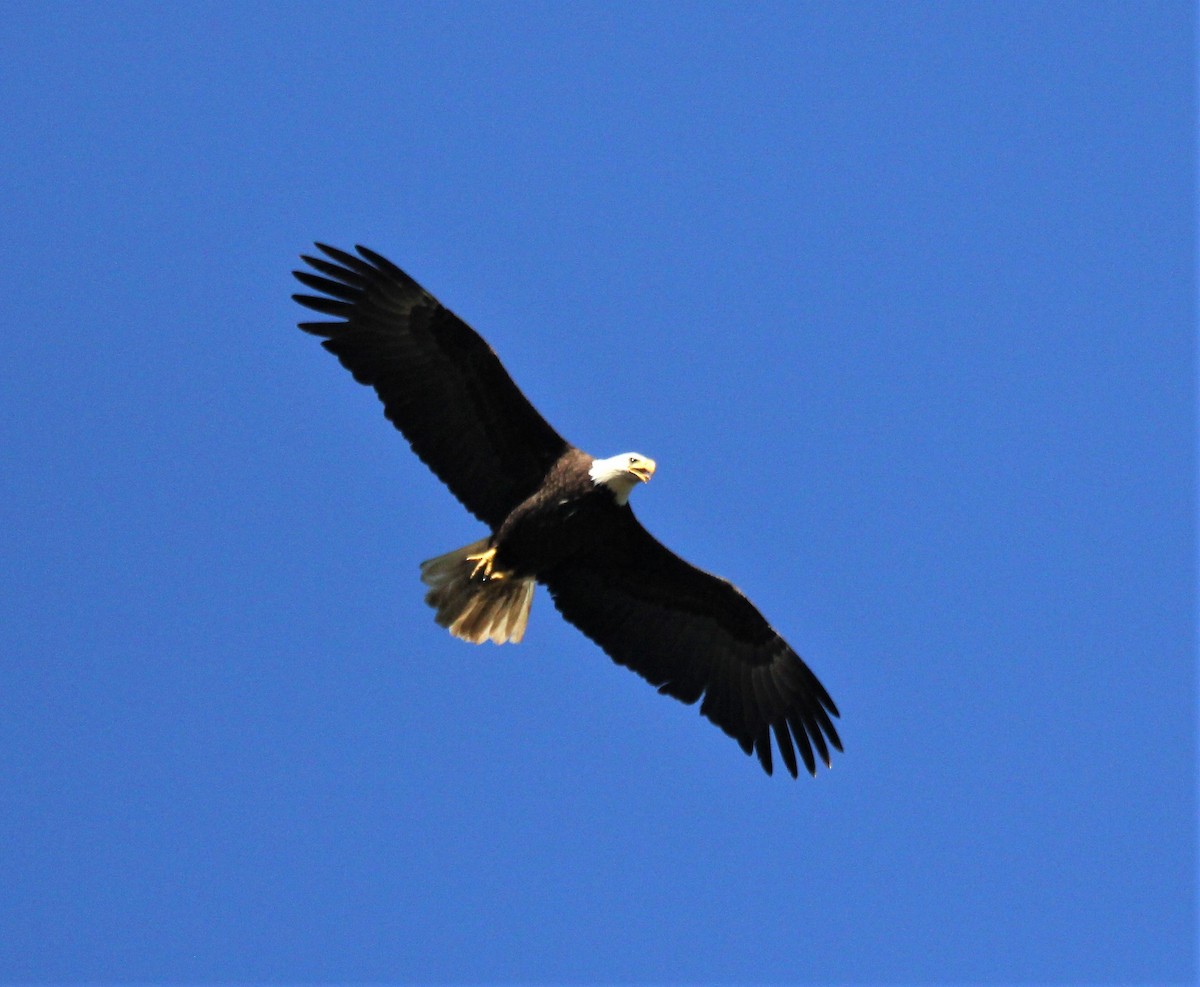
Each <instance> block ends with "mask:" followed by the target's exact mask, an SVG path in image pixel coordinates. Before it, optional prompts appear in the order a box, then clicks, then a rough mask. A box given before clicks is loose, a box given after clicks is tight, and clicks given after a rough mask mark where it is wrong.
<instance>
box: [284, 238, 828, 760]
mask: <svg viewBox="0 0 1200 987" xmlns="http://www.w3.org/2000/svg"><path fill="white" fill-rule="evenodd" d="M317 247H318V249H319V250H320V251H321V253H323V254H324V255H325V257H315V256H313V257H310V256H304V257H303V260H304V261H305V262H306V263H307V264H308V265H309V266H310V267H311V268H312V271H296V272H294V273H295V276H296V278H297V279H298V280H299V281H300V282H301V283H302V284H304V285H305V286H306V287H308V288H309V289H311V290H313V291H315V292H319V294H315V295H308V294H303V295H295V296H293V297H294V298H295V299H296V301H298V302H299V303H300V304H301V305H304V306H306V307H307V308H310V309H313V310H314V311H317V312H320V313H322V314H324V315H328V316H332V317H333V318H334V319H335V320H336V321H333V322H301V323H300V328H301V329H303V330H304V331H305V332H309V333H312V334H313V335H316V336H320V337H322V338H323V339H324V342H323V343H322V345H323V346H324V347H325V348H326V349H327V350H329V351H330V352H331V353H333V354H334V355H335V356H336V357H337V358H338V360H340V361H341V363H342V365H343V366H344V367H345V368H346V369H347V370H349V371H350V373H352V374H353V375H354V379H355V380H357V381H358V382H359V383H361V384H367V385H370V386H371V387H373V388H374V389H375V392H376V394H378V395H379V399H380V400H381V401H382V402H383V407H384V414H385V415H386V416H387V418H388V419H389V420H390V421H391V422H392V424H394V425H395V426H396V428H398V429H399V430H400V431H401V432H402V433H403V434H404V437H405V438H406V439H408V441H409V443H410V444H411V445H412V448H413V451H415V452H416V454H417V455H418V456H419V457H420V458H421V459H422V460H423V461H424V462H425V464H426V465H427V466H428V467H429V468H430V469H431V470H433V472H434V473H435V474H437V476H438V477H439V478H440V479H441V480H442V482H444V483H445V484H446V486H448V487H449V488H450V491H451V492H452V493H453V494H454V496H455V497H457V498H458V499H459V500H460V501H461V502H462V504H463V505H464V506H465V507H466V508H467V510H469V511H470V512H471V513H472V514H474V515H475V516H476V517H477V518H479V520H481V521H482V522H483V523H484V524H486V525H487V526H488V528H489V529H490V530H491V534H490V535H489V536H488V537H487V538H483V539H481V540H479V541H477V542H474V543H472V544H470V545H466V546H464V547H463V548H460V549H456V550H455V551H453V552H448V553H447V554H445V555H441V556H438V557H437V558H434V559H430V560H429V561H427V562H424V563H422V565H421V578H422V580H423V581H424V582H425V583H426V585H427V586H428V587H429V590H428V592H427V593H426V596H425V599H426V601H427V602H428V603H429V604H430V606H432V607H433V608H434V609H435V610H436V612H437V616H436V619H437V622H438V623H439V624H441V625H442V626H443V627H447V628H449V630H450V633H451V634H453V635H454V636H455V637H458V638H462V639H463V640H466V641H470V642H472V643H475V644H480V643H483V642H484V641H493V642H495V643H497V644H501V643H504V642H514V643H515V642H517V641H520V640H521V637H522V636H523V634H524V632H525V627H526V624H527V622H528V619H529V608H530V605H531V603H532V600H533V590H534V586H535V585H536V583H542V584H543V585H544V586H546V588H547V589H548V590H549V591H550V596H551V599H553V601H554V605H555V606H556V607H557V608H558V610H559V611H560V612H561V613H562V615H563V616H564V617H565V618H566V619H567V620H568V621H570V622H571V623H572V624H574V625H575V626H576V627H578V628H579V629H580V630H581V631H583V633H584V634H586V635H587V636H588V637H590V638H591V639H592V640H593V641H595V642H596V643H597V644H598V645H600V647H601V648H603V649H604V650H605V652H607V653H608V655H609V656H610V657H611V658H612V659H613V660H614V661H616V662H617V663H619V664H621V665H624V666H626V667H627V668H631V669H633V671H635V672H637V673H638V674H639V675H640V676H642V678H644V679H646V680H647V681H648V682H650V683H651V684H652V685H655V686H657V687H658V691H659V692H662V693H666V694H667V695H671V696H674V697H675V698H676V699H680V700H682V701H683V702H685V703H695V702H697V701H698V700H702V702H701V704H700V712H701V713H702V714H704V716H706V717H708V719H710V720H711V721H712V722H713V723H715V724H716V725H717V726H719V727H720V728H721V729H722V730H724V731H725V732H726V733H727V734H729V735H730V736H731V737H733V738H734V739H735V740H736V741H737V742H738V744H739V745H740V746H741V748H742V750H743V751H745V752H746V753H747V754H749V753H751V752H752V751H753V752H755V753H757V755H758V759H759V761H760V762H761V763H762V766H763V768H764V769H765V770H766V772H767V774H771V772H772V770H773V758H772V736H773V737H774V742H775V744H776V745H777V746H778V749H779V753H780V756H781V757H782V758H783V761H784V764H785V765H786V766H787V769H788V771H789V772H790V773H791V775H792V777H796V775H797V773H798V763H797V760H796V753H797V751H798V752H799V755H800V759H801V760H802V761H803V762H804V766H805V767H806V768H807V769H808V771H809V773H810V774H816V762H817V758H820V759H821V760H822V761H823V762H824V763H825V764H826V765H827V766H828V765H829V763H830V757H829V751H830V748H831V747H833V748H836V749H837V750H839V751H840V750H841V749H842V744H841V741H840V739H839V738H838V734H837V730H836V729H835V728H834V725H833V722H832V719H831V717H836V716H837V715H838V711H837V707H836V706H835V705H834V703H833V700H832V699H830V698H829V694H828V693H827V692H826V691H825V688H824V687H823V686H822V685H821V683H820V682H819V681H817V677H816V676H815V675H813V673H812V672H811V671H810V670H809V668H808V666H807V665H805V664H804V662H803V661H801V660H800V658H799V656H797V654H796V653H795V652H794V651H793V650H792V649H791V647H789V646H788V644H787V642H786V641H784V640H783V638H781V637H780V636H779V634H778V633H776V631H775V630H774V629H773V628H772V627H771V625H770V624H768V623H767V621H766V620H765V619H764V618H763V616H762V614H760V613H759V612H758V610H757V609H756V608H755V607H754V605H753V604H752V603H751V602H750V601H749V600H748V599H746V597H745V596H744V595H743V594H742V592H741V591H740V590H739V589H738V588H737V587H736V586H734V585H733V584H732V583H729V582H728V581H726V580H724V579H721V578H719V577H717V576H714V575H711V574H710V573H707V572H704V571H703V570H701V569H697V568H696V567H695V566H692V565H690V564H688V563H687V562H685V561H683V559H681V558H679V556H677V555H675V554H674V553H673V552H671V551H670V550H669V549H667V548H666V547H664V546H663V545H662V544H661V543H660V542H659V541H658V540H657V539H655V538H654V536H653V535H651V534H650V533H649V532H648V531H646V529H645V528H643V527H642V525H641V523H640V522H639V521H638V520H637V518H636V517H634V514H633V511H632V509H631V508H630V507H629V495H630V493H631V492H632V491H633V489H634V488H635V487H637V486H639V485H640V484H642V483H645V482H647V481H649V479H650V477H651V476H653V474H654V470H655V463H654V461H653V460H652V459H649V458H648V457H646V456H643V455H641V454H640V453H622V454H620V455H617V456H611V457H609V458H607V459H596V458H594V457H592V456H589V455H588V454H587V453H585V452H582V451H581V450H579V449H577V448H575V447H574V446H573V445H571V444H570V443H569V442H567V441H566V440H565V439H563V437H562V436H560V435H559V434H558V432H556V431H555V430H554V429H553V428H552V427H551V426H550V425H549V424H548V423H547V422H546V420H545V419H544V418H543V417H542V416H541V415H540V414H539V413H538V411H537V409H536V408H534V407H533V405H532V404H530V403H529V401H528V399H527V398H526V397H525V395H524V394H522V393H521V391H520V389H519V388H518V387H517V385H516V384H514V383H513V380H512V378H511V377H509V375H508V373H507V371H506V370H505V369H504V367H503V365H502V364H501V363H500V360H499V359H498V358H497V357H496V354H495V353H494V352H493V351H492V349H491V347H490V346H488V344H487V343H486V342H485V341H484V340H483V339H482V338H481V337H480V336H479V335H478V334H477V333H476V332H475V331H474V330H473V329H471V327H470V326H468V325H467V324H466V323H465V322H463V321H462V320H461V319H459V318H458V317H457V316H456V315H454V313H453V312H451V311H449V310H448V309H446V308H445V307H443V306H442V305H441V303H439V302H438V300H437V299H436V298H434V297H433V296H432V295H430V294H429V293H428V292H427V291H425V289H424V288H422V287H421V286H420V285H419V284H417V282H416V281H414V280H413V279H412V278H410V277H409V276H408V275H407V274H405V273H404V272H403V271H402V270H400V268H398V267H396V266H395V265H394V264H392V263H391V262H390V261H388V260H386V259H385V258H383V257H381V256H380V255H379V254H377V253H375V252H374V251H371V250H368V249H367V248H365V247H357V248H356V250H357V252H358V256H355V255H354V254H350V253H347V252H345V251H342V250H337V249H335V248H333V247H327V246H325V245H323V244H317ZM313 272H316V273H313Z"/></svg>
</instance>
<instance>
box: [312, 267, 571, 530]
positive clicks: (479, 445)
mask: <svg viewBox="0 0 1200 987" xmlns="http://www.w3.org/2000/svg"><path fill="white" fill-rule="evenodd" d="M317 247H318V249H320V250H321V252H322V253H324V254H325V255H326V256H328V257H329V258H330V260H332V261H334V262H336V263H330V261H328V260H325V259H323V258H320V257H309V256H304V257H303V260H305V261H306V262H307V263H308V264H309V265H310V266H311V267H312V268H313V269H314V270H316V271H318V272H320V273H319V274H312V273H310V272H308V271H295V272H293V273H294V274H295V276H296V278H297V279H299V281H300V282H301V283H302V284H304V285H306V286H307V287H309V288H312V289H313V290H315V291H319V292H322V293H323V294H322V295H320V296H318V295H294V296H293V297H294V298H295V299H296V301H298V302H299V303H300V304H301V305H304V306H307V307H308V308H311V309H314V310H315V311H317V312H322V313H324V314H325V315H333V316H336V317H337V318H338V319H339V320H340V321H338V322H301V323H300V328H301V329H303V330H304V331H305V332H309V333H312V334H313V335H316V336H322V337H324V339H325V342H324V343H323V344H322V345H323V346H324V347H325V348H326V349H327V350H329V352H330V353H333V354H334V355H335V356H336V357H337V358H338V359H339V360H340V361H341V362H342V366H344V367H345V368H346V369H347V370H349V371H350V372H351V373H352V374H353V375H354V379H355V380H357V381H358V382H359V383H360V384H369V385H370V386H372V387H374V388H375V393H376V394H378V395H379V399H380V400H381V401H382V402H383V407H384V414H385V415H386V416H387V418H388V420H389V421H391V422H392V424H393V425H395V426H396V428H398V429H399V430H400V431H401V432H403V433H404V437H405V438H407V439H408V441H409V442H410V443H411V445H412V447H413V450H414V451H415V452H416V454H417V455H418V456H420V457H421V459H422V460H423V461H424V462H425V464H426V465H427V466H429V468H430V469H431V470H433V472H434V473H436V474H437V476H438V477H439V478H440V479H441V480H442V482H443V483H445V484H446V486H448V487H449V488H450V491H451V492H452V493H453V494H454V496H455V497H457V498H458V499H459V500H460V501H462V503H463V505H464V506H465V507H466V508H467V509H468V510H469V511H470V512H471V513H472V514H474V515H475V516H476V517H477V518H479V519H480V520H481V521H483V522H484V523H485V524H488V525H490V526H491V527H492V528H493V529H495V528H497V527H499V526H500V523H501V522H502V521H503V520H504V519H505V518H506V517H507V516H508V514H509V512H510V511H511V510H512V509H513V508H514V507H515V506H516V505H517V504H519V503H520V502H521V501H522V500H524V499H525V498H526V497H528V496H529V495H530V494H531V493H532V492H533V491H534V490H536V489H537V487H538V485H539V484H540V483H541V481H542V478H543V477H544V476H545V475H546V472H547V470H548V469H549V468H550V466H551V465H552V464H553V463H554V461H555V460H556V459H558V457H559V456H560V455H561V454H562V453H563V452H564V451H565V450H566V449H567V448H568V445H567V443H566V442H565V441H564V440H563V438H562V437H561V436H560V435H559V434H558V433H557V432H556V431H555V430H554V429H553V428H551V427H550V426H549V425H548V424H547V423H546V420H545V419H544V418H542V416H541V415H540V414H539V413H538V411H537V409H536V408H534V406H533V405H532V404H530V403H529V400H528V399H527V398H526V397H525V395H524V394H522V393H521V391H520V389H519V388H518V387H517V385H516V384H514V383H513V381H512V378H511V377H509V375H508V372H507V371H506V370H505V369H504V367H503V366H502V365H501V363H500V360H499V359H498V358H497V356H496V354H495V353H494V352H493V351H492V348H491V347H490V346H488V344H487V343H486V342H485V341H484V340H483V339H482V338H481V337H480V336H479V335H478V333H476V332H475V331H474V330H473V329H472V328H471V327H470V326H468V325H467V324H466V323H465V322H463V321H462V320H461V319H460V318H458V316H456V315H455V314H454V313H453V312H451V311H449V310H448V309H446V308H444V307H443V306H442V305H441V304H440V303H439V302H438V300H437V299H436V298H434V297H433V296H432V295H430V294H429V293H428V292H427V291H425V289H424V288H422V287H421V286H420V285H419V284H417V282H416V281H414V280H413V279H412V278H410V277H409V276H408V275H407V274H405V273H404V272H403V271H402V270H400V268H398V267H396V265H394V264H392V263H391V262H390V261H388V260H385V259H384V258H383V257H380V256H379V255H378V254H377V253H374V252H373V251H371V250H368V249H366V247H357V248H356V249H357V250H358V253H359V254H360V255H361V257H355V256H353V255H352V254H348V253H346V252H345V251H342V250H337V249H335V248H333V247H326V246H324V245H323V244H320V243H318V244H317Z"/></svg>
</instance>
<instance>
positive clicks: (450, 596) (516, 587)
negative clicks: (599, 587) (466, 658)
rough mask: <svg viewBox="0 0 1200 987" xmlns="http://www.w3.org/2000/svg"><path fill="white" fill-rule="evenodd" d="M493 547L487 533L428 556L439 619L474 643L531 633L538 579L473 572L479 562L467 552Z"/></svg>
mask: <svg viewBox="0 0 1200 987" xmlns="http://www.w3.org/2000/svg"><path fill="white" fill-rule="evenodd" d="M487 548H488V539H487V538H483V539H481V540H480V541H477V542H473V543H471V544H470V545H466V546H464V547H463V548H456V549H455V550H454V551H453V552H447V553H446V554H445V555H439V556H438V557H437V558H433V559H429V560H428V561H426V562H422V563H421V581H422V582H423V583H425V585H426V586H428V587H429V592H428V593H426V594H425V602H426V603H428V604H429V605H430V606H431V607H433V608H434V609H435V610H436V611H437V616H436V617H435V618H434V619H435V620H437V622H438V624H439V625H441V626H442V627H445V628H447V629H449V631H450V633H451V634H453V635H454V636H455V637H457V638H462V640H464V641H470V642H471V643H472V644H483V642H484V641H492V642H493V643H495V644H504V643H505V642H508V641H511V642H512V643H513V644H516V643H517V642H518V641H520V640H521V638H522V637H524V636H525V627H526V625H527V624H528V622H529V608H530V606H531V605H532V603H533V589H534V586H535V583H534V580H533V579H531V578H529V577H515V576H510V575H504V574H498V573H494V574H493V577H492V578H491V579H483V578H479V577H476V578H472V572H473V570H474V569H475V563H474V562H470V561H468V560H467V556H468V555H479V554H480V553H482V552H485V551H486V550H487Z"/></svg>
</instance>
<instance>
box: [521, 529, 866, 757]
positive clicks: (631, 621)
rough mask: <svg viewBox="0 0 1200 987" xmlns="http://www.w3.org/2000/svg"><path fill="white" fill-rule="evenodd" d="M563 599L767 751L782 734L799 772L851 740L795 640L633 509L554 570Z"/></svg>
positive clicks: (641, 670) (627, 660)
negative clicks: (599, 544) (841, 734)
mask: <svg viewBox="0 0 1200 987" xmlns="http://www.w3.org/2000/svg"><path fill="white" fill-rule="evenodd" d="M542 581H543V582H544V583H545V584H546V586H547V587H548V588H549V590H550V595H551V596H552V597H553V599H554V605H555V606H556V607H558V609H559V610H560V611H561V612H562V615H563V616H564V617H566V619H567V620H569V621H570V622H571V623H572V624H574V625H575V626H576V627H578V628H579V629H580V630H581V631H583V633H584V634H586V635H587V636H588V637H590V638H591V639H592V640H593V641H595V642H596V643H597V644H598V645H600V647H602V648H603V649H604V650H605V651H606V652H607V653H608V655H609V656H610V657H611V658H612V659H613V660H614V661H616V662H617V663H618V664H621V665H624V666H626V667H627V668H631V669H633V670H634V671H635V672H637V673H638V674H639V675H640V676H642V678H644V679H646V680H647V681H648V682H650V683H651V684H652V685H655V686H658V691H659V692H662V693H666V694H667V695H670V696H674V697H675V698H676V699H680V700H682V701H683V702H685V703H694V702H696V701H697V700H698V699H700V698H701V697H702V696H703V698H704V702H703V703H702V704H701V706H700V712H701V713H703V714H704V715H705V716H707V717H708V718H709V719H710V720H712V721H713V723H715V724H716V725H717V726H719V727H720V728H721V729H722V730H724V731H725V732H726V733H727V734H729V735H730V736H731V737H733V738H734V739H735V740H736V741H737V742H738V743H739V744H740V745H741V747H742V750H744V751H745V752H746V753H747V754H749V753H750V752H751V751H752V750H753V751H756V752H757V753H758V759H759V760H760V761H761V762H762V766H763V768H764V769H765V770H766V772H767V774H771V771H772V760H771V733H772V732H773V733H774V734H775V741H776V743H777V744H778V745H779V752H780V754H781V755H782V756H783V760H784V763H785V764H786V765H787V768H788V771H790V772H791V774H792V777H793V778H794V777H796V775H797V763H796V753H795V750H794V748H793V743H794V745H795V747H798V748H799V749H800V756H801V757H802V758H803V760H804V765H805V767H807V768H808V771H809V773H810V774H816V770H817V768H816V758H815V757H814V755H813V752H814V749H815V751H816V754H817V755H818V756H819V757H820V758H821V760H822V761H824V762H825V764H826V766H828V765H829V763H830V762H829V748H830V746H832V747H835V748H837V749H838V750H839V751H840V750H841V749H842V743H841V740H840V739H839V738H838V735H837V730H836V729H835V728H834V726H833V722H832V721H831V719H830V717H831V716H837V715H838V711H837V707H836V706H835V705H834V704H833V700H832V699H830V698H829V694H828V693H827V692H826V691H825V688H824V686H822V685H821V683H820V682H818V681H817V677H816V676H815V675H813V673H812V672H811V671H810V670H809V668H808V666H807V665H805V664H804V662H803V661H801V660H800V658H799V656H797V654H796V652H794V651H793V650H792V649H791V648H790V647H789V646H788V643H787V642H786V641H784V640H783V638H781V637H780V636H779V635H778V634H777V633H776V632H775V630H774V629H773V628H772V627H771V625H770V624H768V623H767V622H766V620H765V619H764V618H763V616H762V614H760V613H759V612H758V610H757V609H756V608H755V607H754V604H752V603H751V602H750V601H749V600H748V599H746V597H745V596H744V595H743V594H742V593H741V591H740V590H739V589H738V588H737V587H736V586H734V585H733V584H732V583H730V582H727V581H726V580H724V579H720V578H718V577H717V576H713V575H711V574H709V573H707V572H704V571H703V570H701V569H697V568H696V567H695V566H692V565H689V564H688V563H687V562H684V561H683V559H681V558H679V556H677V555H675V554H674V553H673V552H671V551H670V550H669V549H667V548H666V547H664V546H663V545H662V544H661V543H660V542H659V541H658V540H657V539H655V538H654V537H653V536H652V535H651V534H650V533H649V532H648V531H646V529H645V528H643V527H642V525H641V524H640V522H638V520H637V519H636V518H635V517H634V516H633V512H632V511H630V510H629V509H628V508H625V509H624V510H623V511H621V512H620V513H619V515H618V520H617V521H616V522H615V523H614V530H613V531H612V532H611V536H609V533H607V532H606V537H605V539H604V547H603V548H602V549H601V550H600V551H599V552H596V553H594V554H592V555H589V556H587V557H586V558H585V559H582V560H580V561H577V562H573V563H571V564H569V565H566V566H562V567H560V568H558V569H555V570H554V571H553V572H550V573H547V574H545V575H544V576H543V577H542Z"/></svg>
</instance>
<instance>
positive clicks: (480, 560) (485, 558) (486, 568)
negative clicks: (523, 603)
mask: <svg viewBox="0 0 1200 987" xmlns="http://www.w3.org/2000/svg"><path fill="white" fill-rule="evenodd" d="M467 561H468V562H474V563H475V568H474V569H472V570H471V578H472V579H474V578H476V577H477V576H478V575H479V571H480V570H481V569H482V570H483V581H484V582H487V581H488V580H489V579H503V578H504V575H505V574H504V573H503V572H500V571H499V570H496V571H495V572H492V566H493V564H494V563H495V561H496V548H495V546H492V547H491V548H489V549H488V550H487V551H486V552H480V553H479V554H478V555H468V556H467Z"/></svg>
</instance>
